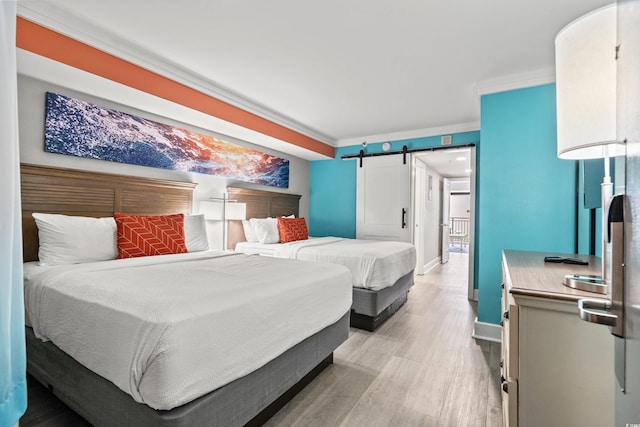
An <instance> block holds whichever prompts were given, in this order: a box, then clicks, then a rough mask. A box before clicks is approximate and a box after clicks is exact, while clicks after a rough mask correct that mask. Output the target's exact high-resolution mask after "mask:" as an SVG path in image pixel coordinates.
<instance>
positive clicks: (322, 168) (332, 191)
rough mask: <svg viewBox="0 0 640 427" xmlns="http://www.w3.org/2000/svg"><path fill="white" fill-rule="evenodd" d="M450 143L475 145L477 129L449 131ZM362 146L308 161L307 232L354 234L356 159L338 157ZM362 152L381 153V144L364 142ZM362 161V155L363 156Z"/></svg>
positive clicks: (426, 142)
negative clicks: (450, 132) (327, 157)
mask: <svg viewBox="0 0 640 427" xmlns="http://www.w3.org/2000/svg"><path fill="white" fill-rule="evenodd" d="M451 136H452V145H461V144H471V143H475V144H477V143H478V142H479V140H480V132H479V131H472V132H461V133H456V134H452V135H451ZM390 142H391V151H399V150H402V147H403V146H404V145H406V146H407V148H409V149H414V148H430V147H439V146H440V136H432V137H424V138H414V139H406V140H402V141H390ZM362 149H363V148H362V145H350V146H348V147H339V148H336V157H335V159H332V160H315V161H312V162H311V163H310V168H309V170H310V178H309V235H311V236H317V237H321V236H337V237H348V238H355V237H356V172H357V167H358V160H357V159H355V160H342V156H348V155H352V154H358V153H359V152H360V150H362ZM364 150H365V153H380V152H382V143H375V144H368V145H367V146H366V148H364ZM364 161H365V162H366V161H367V160H366V158H365V159H364Z"/></svg>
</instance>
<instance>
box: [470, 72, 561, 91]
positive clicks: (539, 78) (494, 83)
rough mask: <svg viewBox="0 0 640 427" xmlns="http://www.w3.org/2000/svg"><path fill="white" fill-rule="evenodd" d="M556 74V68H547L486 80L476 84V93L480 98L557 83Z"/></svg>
mask: <svg viewBox="0 0 640 427" xmlns="http://www.w3.org/2000/svg"><path fill="white" fill-rule="evenodd" d="M555 73H556V72H555V69H554V68H547V69H542V70H536V71H532V72H528V73H520V74H511V75H508V76H503V77H499V78H495V79H489V80H484V81H481V82H478V83H477V84H476V92H477V94H478V97H480V96H482V95H489V94H492V93H498V92H506V91H509V90H516V89H524V88H527V87H533V86H541V85H545V84H549V83H555V81H556V74H555Z"/></svg>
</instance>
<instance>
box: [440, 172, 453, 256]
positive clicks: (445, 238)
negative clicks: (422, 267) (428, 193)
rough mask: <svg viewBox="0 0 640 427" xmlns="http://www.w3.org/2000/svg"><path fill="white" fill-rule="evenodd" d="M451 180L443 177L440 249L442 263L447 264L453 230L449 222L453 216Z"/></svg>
mask: <svg viewBox="0 0 640 427" xmlns="http://www.w3.org/2000/svg"><path fill="white" fill-rule="evenodd" d="M450 203H451V182H450V181H449V178H444V177H443V178H442V200H441V201H440V216H441V217H442V222H441V223H440V230H441V233H442V235H441V236H440V242H441V246H442V249H441V250H440V257H441V261H440V262H441V263H442V264H446V263H448V262H449V235H450V231H451V224H449V218H450V217H451V207H450Z"/></svg>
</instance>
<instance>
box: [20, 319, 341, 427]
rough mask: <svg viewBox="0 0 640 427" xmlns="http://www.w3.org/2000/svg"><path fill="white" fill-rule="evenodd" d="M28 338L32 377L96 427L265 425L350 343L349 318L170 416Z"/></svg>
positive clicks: (30, 335) (48, 344)
mask: <svg viewBox="0 0 640 427" xmlns="http://www.w3.org/2000/svg"><path fill="white" fill-rule="evenodd" d="M26 332H27V371H28V372H29V373H30V374H31V375H32V376H33V377H35V378H36V379H37V380H38V381H39V382H41V383H42V384H43V385H44V386H45V387H48V388H49V389H50V390H51V391H52V392H53V394H55V395H56V396H57V397H58V398H59V399H60V400H62V401H63V402H65V403H66V404H67V405H68V406H69V407H71V409H73V410H74V411H76V412H77V413H78V414H80V415H81V416H82V417H84V418H85V419H86V420H87V421H89V422H90V423H91V424H93V425H95V426H118V427H126V426H131V427H139V426H145V427H147V426H167V427H182V426H184V427H186V426H190V427H195V426H242V425H262V424H263V423H264V422H266V421H267V420H268V419H269V417H271V416H272V415H273V414H275V413H276V412H277V411H278V409H280V408H281V407H282V406H284V404H285V403H286V400H289V399H291V398H292V397H293V395H295V393H297V391H299V390H300V389H302V387H304V384H306V383H308V382H310V381H311V379H313V377H314V376H315V375H317V374H318V373H320V372H321V371H322V369H324V367H326V366H328V365H329V364H330V363H331V362H332V360H333V359H332V356H333V351H334V350H335V349H336V348H338V346H340V344H342V343H343V342H344V341H345V340H346V339H347V338H348V337H349V313H347V314H345V315H344V316H343V317H342V318H341V319H340V320H338V321H337V322H336V323H334V324H333V325H330V326H328V327H326V328H325V329H323V330H321V331H320V332H318V333H317V334H315V335H313V336H311V337H309V338H307V339H306V340H304V341H302V342H301V343H299V344H298V345H296V346H295V347H293V348H291V349H289V350H287V351H286V352H285V353H283V354H282V355H280V356H279V357H278V358H276V359H274V360H272V361H271V362H269V363H268V364H266V365H265V366H263V367H262V368H260V369H258V370H256V371H254V372H252V373H250V374H249V375H247V376H245V377H242V378H239V379H237V380H235V381H233V382H231V383H229V384H227V385H225V386H223V387H221V388H219V389H217V390H214V391H212V392H210V393H208V394H206V395H204V396H202V397H199V398H198V399H196V400H194V401H192V402H189V403H187V404H185V405H182V406H180V407H178V408H174V409H172V410H170V411H158V410H154V409H152V408H151V407H149V406H147V405H145V404H142V403H138V402H135V401H134V400H133V398H132V397H131V396H130V395H128V394H126V393H125V392H123V391H122V390H120V389H119V388H118V387H116V386H115V385H114V384H113V383H111V382H110V381H108V380H106V379H104V378H102V377H101V376H99V375H97V374H95V373H94V372H92V371H90V370H89V369H87V368H85V367H84V366H82V365H81V364H80V363H78V362H76V361H75V360H74V359H73V358H71V357H70V356H68V355H67V354H66V353H64V352H63V351H62V350H60V349H59V348H58V347H56V346H55V345H53V344H52V343H51V342H46V343H44V342H42V341H40V340H39V339H38V338H36V337H35V335H34V333H33V330H32V329H31V328H28V327H27V328H26ZM304 380H307V381H306V382H305V383H304V384H303V385H302V386H300V383H301V382H303V381H304ZM287 397H288V399H286V400H284V399H283V398H287Z"/></svg>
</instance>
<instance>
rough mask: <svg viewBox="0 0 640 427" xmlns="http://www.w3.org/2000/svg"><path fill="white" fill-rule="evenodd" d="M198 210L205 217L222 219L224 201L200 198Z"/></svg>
mask: <svg viewBox="0 0 640 427" xmlns="http://www.w3.org/2000/svg"><path fill="white" fill-rule="evenodd" d="M198 212H200V213H202V214H204V218H205V219H209V220H218V221H222V220H223V219H224V217H223V214H224V203H223V202H222V201H215V200H202V201H200V208H199V209H198Z"/></svg>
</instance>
